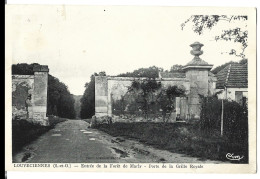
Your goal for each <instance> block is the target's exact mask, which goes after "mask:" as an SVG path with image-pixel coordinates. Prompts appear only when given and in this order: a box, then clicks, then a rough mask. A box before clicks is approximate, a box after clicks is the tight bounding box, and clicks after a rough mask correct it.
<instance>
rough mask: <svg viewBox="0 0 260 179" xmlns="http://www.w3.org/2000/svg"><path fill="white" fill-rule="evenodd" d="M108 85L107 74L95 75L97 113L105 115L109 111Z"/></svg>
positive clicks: (98, 115)
mask: <svg viewBox="0 0 260 179" xmlns="http://www.w3.org/2000/svg"><path fill="white" fill-rule="evenodd" d="M107 94H108V86H107V77H106V76H96V77H95V115H96V116H97V117H100V116H105V115H107V113H108V99H107V98H108V96H107Z"/></svg>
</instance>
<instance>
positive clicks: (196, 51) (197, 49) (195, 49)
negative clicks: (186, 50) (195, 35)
mask: <svg viewBox="0 0 260 179" xmlns="http://www.w3.org/2000/svg"><path fill="white" fill-rule="evenodd" d="M190 46H191V47H192V50H191V51H190V53H191V54H192V55H194V56H195V57H194V58H195V59H200V58H199V56H200V55H202V54H203V51H202V50H201V47H202V46H204V45H203V44H202V43H199V42H194V43H193V44H191V45H190Z"/></svg>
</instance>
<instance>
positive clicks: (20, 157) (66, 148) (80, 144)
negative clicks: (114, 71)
mask: <svg viewBox="0 0 260 179" xmlns="http://www.w3.org/2000/svg"><path fill="white" fill-rule="evenodd" d="M88 126H89V124H88V123H87V122H85V121H83V120H68V121H65V122H62V123H59V124H57V125H56V126H55V128H54V129H52V130H50V131H48V132H47V133H45V134H44V135H42V136H41V137H39V138H38V139H37V140H36V141H34V142H32V143H31V144H30V145H28V146H26V147H24V149H23V151H21V152H20V153H18V154H17V155H15V156H14V158H13V161H14V162H28V163H146V162H149V163H157V162H167V163H221V162H219V161H211V160H206V161H205V160H203V161H201V160H199V159H198V158H194V157H190V156H184V155H183V154H176V153H171V152H168V151H164V150H158V149H155V148H153V147H151V146H146V145H144V144H141V143H139V142H137V141H135V140H129V139H124V138H115V137H112V136H110V135H108V134H106V133H103V132H101V131H98V130H95V129H91V128H88Z"/></svg>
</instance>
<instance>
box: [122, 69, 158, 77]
mask: <svg viewBox="0 0 260 179" xmlns="http://www.w3.org/2000/svg"><path fill="white" fill-rule="evenodd" d="M159 72H163V68H159V67H156V66H151V67H149V68H139V69H137V70H134V71H133V72H127V73H122V74H119V75H117V76H118V77H147V78H158V77H159Z"/></svg>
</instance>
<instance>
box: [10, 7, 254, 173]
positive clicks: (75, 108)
mask: <svg viewBox="0 0 260 179" xmlns="http://www.w3.org/2000/svg"><path fill="white" fill-rule="evenodd" d="M5 27H6V34H5V37H6V45H5V49H6V56H5V62H6V67H5V74H6V84H5V88H6V95H5V104H6V106H5V110H6V116H5V130H6V132H5V134H6V135H5V139H6V140H5V148H6V154H5V159H6V165H5V167H6V170H7V171H83V172H89V171H97V172H98V171H102V172H103V171H104V172H111V171H113V172H173V173H180V172H181V173H256V8H243V7H241V8H231V7H229V8H223V7H221V8H220V7H214V8H213V7H159V6H157V7H156V6H75V5H74V6H72V5H63V6H62V5H6V24H5Z"/></svg>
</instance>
